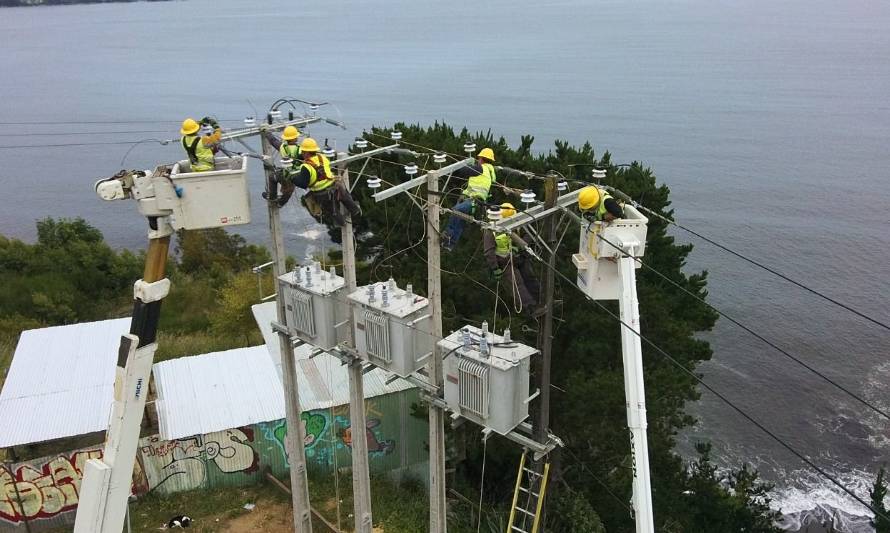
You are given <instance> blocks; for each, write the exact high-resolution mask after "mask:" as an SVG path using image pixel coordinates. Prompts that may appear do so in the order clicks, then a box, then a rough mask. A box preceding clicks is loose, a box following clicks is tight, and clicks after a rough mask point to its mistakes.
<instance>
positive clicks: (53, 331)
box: [0, 318, 130, 448]
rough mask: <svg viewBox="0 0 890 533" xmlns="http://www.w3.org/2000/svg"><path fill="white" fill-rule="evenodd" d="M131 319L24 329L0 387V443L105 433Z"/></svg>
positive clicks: (27, 441)
mask: <svg viewBox="0 0 890 533" xmlns="http://www.w3.org/2000/svg"><path fill="white" fill-rule="evenodd" d="M129 329H130V319H129V318H119V319H114V320H103V321H100V322H88V323H84V324H72V325H68V326H56V327H51V328H41V329H32V330H28V331H24V332H22V335H21V338H20V339H19V343H18V346H16V349H15V354H14V355H13V359H12V365H11V366H10V368H9V374H8V376H7V378H6V383H5V384H4V385H3V390H2V391H0V428H2V429H0V447H3V448H5V447H9V446H16V445H19V444H29V443H34V442H43V441H47V440H53V439H61V438H65V437H73V436H77V435H83V434H85V433H92V432H95V431H105V430H106V429H107V427H108V416H109V412H110V408H111V402H112V401H113V399H114V372H115V367H116V365H117V350H118V346H119V345H120V337H121V335H123V334H124V333H127V332H128V331H129Z"/></svg>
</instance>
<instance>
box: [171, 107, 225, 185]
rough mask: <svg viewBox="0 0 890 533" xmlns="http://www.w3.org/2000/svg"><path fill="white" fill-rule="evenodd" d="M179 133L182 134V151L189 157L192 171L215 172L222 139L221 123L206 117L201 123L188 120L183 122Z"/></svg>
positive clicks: (191, 119)
mask: <svg viewBox="0 0 890 533" xmlns="http://www.w3.org/2000/svg"><path fill="white" fill-rule="evenodd" d="M179 133H181V134H182V140H181V144H182V149H183V150H185V153H186V155H187V156H188V159H189V166H190V167H191V171H192V172H206V171H208V170H213V169H214V166H215V163H214V160H213V158H214V156H215V155H216V152H218V151H219V141H220V139H221V138H222V131H220V128H219V123H218V122H217V121H216V120H214V119H213V118H212V117H204V118H202V119H201V122H198V121H197V120H195V119H193V118H187V119H185V120H183V121H182V127H181V128H180V129H179Z"/></svg>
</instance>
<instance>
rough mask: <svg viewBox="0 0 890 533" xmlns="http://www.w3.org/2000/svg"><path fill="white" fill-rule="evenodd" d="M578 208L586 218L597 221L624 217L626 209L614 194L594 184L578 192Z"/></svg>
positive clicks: (609, 220)
mask: <svg viewBox="0 0 890 533" xmlns="http://www.w3.org/2000/svg"><path fill="white" fill-rule="evenodd" d="M578 208H579V209H581V214H582V215H584V217H585V218H588V219H590V220H594V221H597V222H612V221H613V220H615V219H616V218H624V211H623V210H622V209H621V206H620V205H619V204H618V202H617V201H616V200H615V199H614V198H612V195H610V194H609V193H608V192H606V191H605V190H603V189H600V188H598V187H594V186H592V185H591V186H588V187H584V188H583V189H581V190H580V191H579V192H578Z"/></svg>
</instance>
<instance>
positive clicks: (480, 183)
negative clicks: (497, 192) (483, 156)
mask: <svg viewBox="0 0 890 533" xmlns="http://www.w3.org/2000/svg"><path fill="white" fill-rule="evenodd" d="M495 181H497V176H496V175H495V173H494V165H490V164H488V163H483V164H482V173H481V174H477V175H476V176H473V177H471V178H470V179H469V180H467V188H466V189H464V191H463V195H464V196H466V197H467V198H478V199H479V200H482V201H485V200H488V191H489V189H491V184H492V183H494V182H495Z"/></svg>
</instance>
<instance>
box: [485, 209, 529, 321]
mask: <svg viewBox="0 0 890 533" xmlns="http://www.w3.org/2000/svg"><path fill="white" fill-rule="evenodd" d="M515 214H516V208H515V207H513V204H511V203H503V204H501V219H504V218H509V217H512V216H513V215H515ZM482 250H483V252H484V253H485V261H486V262H487V263H488V267H489V268H490V269H491V273H492V275H493V276H494V278H495V279H496V280H498V282H501V281H503V282H504V283H505V284H506V285H507V287H509V289H510V293H511V294H512V300H513V303H514V306H515V307H517V308H521V310H522V312H527V313H534V312H535V308H536V307H537V305H538V295H539V294H540V291H541V286H540V284H539V283H538V280H537V278H536V277H535V272H534V269H533V268H532V264H531V261H530V260H529V259H528V257H526V255H525V254H523V253H522V251H521V250H519V249H518V248H517V247H515V246H513V238H512V236H511V233H510V232H509V231H507V232H500V233H498V232H495V231H493V230H490V229H486V230H485V231H484V232H483V233H482ZM517 300H518V301H517Z"/></svg>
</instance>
